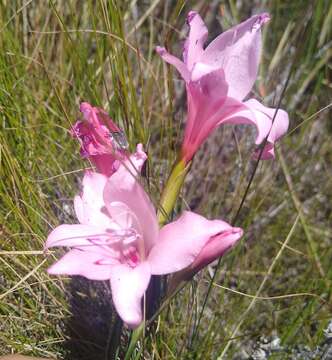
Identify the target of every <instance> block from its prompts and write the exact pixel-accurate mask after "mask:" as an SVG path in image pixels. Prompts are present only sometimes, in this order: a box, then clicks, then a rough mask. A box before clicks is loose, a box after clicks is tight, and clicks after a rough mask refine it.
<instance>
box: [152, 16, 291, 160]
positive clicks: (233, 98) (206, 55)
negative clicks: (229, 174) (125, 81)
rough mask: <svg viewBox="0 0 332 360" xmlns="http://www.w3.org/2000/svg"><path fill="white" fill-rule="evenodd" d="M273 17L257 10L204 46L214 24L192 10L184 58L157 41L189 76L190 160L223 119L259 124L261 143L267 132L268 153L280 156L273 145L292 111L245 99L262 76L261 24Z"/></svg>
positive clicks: (186, 147) (186, 154) (186, 144)
mask: <svg viewBox="0 0 332 360" xmlns="http://www.w3.org/2000/svg"><path fill="white" fill-rule="evenodd" d="M269 19H270V18H269V15H268V14H266V13H263V14H260V15H255V16H252V17H251V18H250V19H248V20H246V21H244V22H243V23H241V24H239V25H237V26H235V27H233V28H231V29H229V30H228V31H226V32H224V33H222V34H221V35H219V36H218V37H217V38H216V39H214V40H213V41H212V42H211V43H210V44H209V45H208V46H207V47H206V48H205V49H204V47H203V46H204V43H205V40H206V38H207V35H208V30H207V28H206V26H205V24H204V22H203V20H202V19H201V17H200V16H199V14H197V13H196V12H194V11H191V12H190V13H189V15H188V19H187V21H188V24H189V26H190V31H189V35H188V37H187V40H186V42H185V46H184V52H183V61H181V60H180V59H178V58H176V57H175V56H173V55H171V54H169V53H168V52H167V51H166V49H165V48H161V47H157V52H158V53H159V54H160V56H161V57H162V58H163V59H164V60H165V61H166V62H168V63H170V64H172V65H174V66H175V67H176V69H177V70H178V71H179V72H180V74H181V76H182V77H183V79H184V80H185V81H186V88H187V99H188V100H187V102H188V120H187V124H186V129H185V136H184V141H183V144H182V157H183V158H184V159H185V160H186V161H190V160H191V159H192V157H193V156H194V155H195V152H196V151H197V149H198V148H199V146H200V145H201V144H202V143H203V142H204V141H205V139H206V138H207V137H208V135H209V134H210V133H211V132H212V131H213V130H214V129H215V128H216V127H217V126H219V125H221V124H251V125H254V126H255V127H256V129H257V137H256V144H257V145H258V144H261V143H262V142H263V141H264V139H265V138H266V137H267V143H266V146H265V148H264V150H263V153H262V158H263V159H269V158H273V157H274V149H273V145H274V143H275V141H277V140H278V139H279V138H280V137H281V136H283V135H284V134H285V133H286V131H287V129H288V123H289V120H288V115H287V113H286V112H285V111H283V110H280V109H278V111H277V113H276V115H275V111H276V110H275V109H272V108H268V107H265V106H264V105H262V104H260V103H259V102H258V101H257V100H254V99H250V100H248V101H243V100H244V98H245V97H246V96H247V95H248V94H249V92H250V91H251V89H252V87H253V85H254V83H255V80H256V77H257V73H258V65H259V59H260V52H261V30H260V28H261V26H262V25H263V24H264V23H266V22H267V21H269ZM273 118H274V121H273V123H272V120H273Z"/></svg>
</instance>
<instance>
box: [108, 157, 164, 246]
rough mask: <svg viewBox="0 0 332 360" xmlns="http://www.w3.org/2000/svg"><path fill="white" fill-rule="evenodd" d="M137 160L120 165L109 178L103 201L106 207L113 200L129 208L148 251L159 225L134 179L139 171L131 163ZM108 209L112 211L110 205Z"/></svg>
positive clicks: (153, 211) (142, 190)
mask: <svg viewBox="0 0 332 360" xmlns="http://www.w3.org/2000/svg"><path fill="white" fill-rule="evenodd" d="M137 156H138V155H137ZM141 156H142V154H141ZM137 161H139V160H137V159H134V158H132V162H131V163H126V164H124V165H121V166H120V167H119V169H118V170H117V171H116V173H114V174H113V175H112V176H111V177H110V178H109V180H108V181H107V184H106V186H105V190H104V202H105V204H106V206H107V207H110V204H111V203H113V202H120V203H124V204H125V205H126V206H127V207H128V208H129V209H130V210H131V212H132V213H133V215H134V216H135V217H136V219H137V222H138V224H139V225H140V227H141V234H142V235H143V239H144V243H145V250H146V251H148V250H149V249H150V248H151V246H152V245H153V244H154V242H155V240H156V239H157V236H158V232H159V227H158V222H157V217H156V211H155V209H154V206H153V204H152V203H151V201H150V199H149V196H148V195H147V194H146V192H145V191H144V189H143V187H142V186H141V185H140V183H139V182H138V180H137V179H136V177H138V176H139V173H137V171H136V170H134V168H133V166H132V164H135V162H136V164H137ZM125 165H126V167H125ZM128 168H129V170H128ZM134 171H135V172H134ZM109 210H110V212H112V211H114V209H112V207H110V208H109Z"/></svg>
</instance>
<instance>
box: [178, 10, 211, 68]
mask: <svg viewBox="0 0 332 360" xmlns="http://www.w3.org/2000/svg"><path fill="white" fill-rule="evenodd" d="M187 22H188V25H189V27H190V30H189V35H188V38H187V41H186V43H185V49H184V53H183V58H184V61H185V63H186V65H187V68H188V69H189V71H191V70H192V69H193V66H194V64H195V63H196V62H197V61H198V59H199V58H200V57H201V56H202V54H203V46H204V43H205V41H206V38H207V36H208V29H207V28H206V26H205V24H204V21H203V20H202V18H201V17H200V15H199V14H198V13H197V12H196V11H190V12H189V14H188V17H187Z"/></svg>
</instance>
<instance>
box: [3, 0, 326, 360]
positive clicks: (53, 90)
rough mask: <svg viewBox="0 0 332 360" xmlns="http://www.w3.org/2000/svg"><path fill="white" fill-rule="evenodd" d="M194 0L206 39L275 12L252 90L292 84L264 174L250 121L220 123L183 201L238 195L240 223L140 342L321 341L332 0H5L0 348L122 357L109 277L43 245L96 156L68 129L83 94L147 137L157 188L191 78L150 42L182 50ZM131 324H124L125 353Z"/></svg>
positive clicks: (211, 348)
mask: <svg viewBox="0 0 332 360" xmlns="http://www.w3.org/2000/svg"><path fill="white" fill-rule="evenodd" d="M190 9H196V10H199V12H200V14H201V15H202V17H203V18H204V19H205V20H206V22H207V24H208V26H209V29H210V39H212V38H214V37H215V36H216V35H217V34H219V33H220V32H221V31H222V30H223V29H226V28H228V27H230V26H231V25H234V24H236V23H238V22H239V21H241V20H244V19H245V18H247V17H248V16H250V15H251V14H252V13H257V12H259V11H268V12H269V13H270V14H271V15H272V20H271V22H270V23H269V24H268V26H266V27H265V29H264V52H263V56H262V65H261V68H260V75H259V79H258V82H257V86H256V91H255V94H254V96H256V97H257V98H259V99H262V100H263V102H264V103H265V104H266V105H270V106H272V105H274V106H276V104H278V102H279V101H280V99H281V104H282V105H281V107H282V108H284V109H286V110H287V111H288V112H289V114H290V121H291V126H290V127H291V130H290V131H289V133H288V135H287V136H286V137H285V138H284V139H283V141H282V142H281V143H280V145H279V146H278V150H277V159H276V161H268V162H260V163H259V165H258V168H257V171H256V174H255V176H254V178H253V181H251V177H252V174H253V171H254V169H255V161H254V160H253V159H252V152H253V150H254V149H253V139H254V133H253V132H252V130H251V129H249V128H247V127H245V126H244V127H236V128H234V127H223V128H221V129H219V130H218V131H216V132H215V134H214V135H213V136H212V137H211V138H210V139H209V141H208V142H207V143H206V144H205V145H204V146H203V148H202V149H201V150H200V152H199V153H198V154H197V156H196V158H195V161H194V164H193V167H192V170H191V173H190V175H189V176H188V178H187V181H186V185H185V188H184V190H183V192H182V195H181V201H179V203H178V206H177V209H176V212H175V214H174V215H175V216H176V213H177V212H179V211H180V210H181V209H184V208H190V209H192V210H194V211H196V212H199V213H201V214H204V215H205V216H207V217H210V218H212V217H220V218H223V219H225V220H228V221H232V219H234V217H235V215H236V213H237V212H238V209H239V206H240V204H241V201H242V200H244V202H243V206H242V207H241V210H240V212H239V214H238V216H237V219H236V224H237V225H238V226H241V227H243V228H244V230H245V237H244V238H243V240H242V242H241V243H240V244H239V245H238V246H237V247H236V249H235V250H234V251H233V252H231V253H230V254H228V255H227V256H226V257H225V258H223V260H222V262H221V264H220V266H218V267H216V266H215V264H214V265H212V266H210V267H208V268H207V269H206V270H204V271H203V272H201V273H200V274H199V275H198V276H196V278H195V280H194V281H192V282H191V283H190V284H189V285H188V286H187V287H186V288H185V289H184V290H183V291H182V292H181V293H180V294H178V296H177V297H176V298H175V299H174V300H173V301H172V302H171V304H170V306H169V307H168V308H167V310H165V311H163V312H162V313H161V316H160V317H159V318H158V322H157V325H156V326H155V327H154V328H153V331H151V332H150V333H149V334H147V337H146V338H145V340H144V341H143V342H140V343H139V344H138V348H137V352H138V355H137V357H139V353H141V354H142V353H143V354H144V356H145V358H146V359H215V358H217V357H218V356H220V358H221V357H223V358H227V359H228V358H229V359H235V358H238V359H248V358H250V357H251V358H255V356H256V358H257V356H258V355H259V353H260V354H261V356H263V355H264V354H263V355H262V352H263V353H265V355H266V356H268V357H269V358H271V359H272V358H280V359H285V358H295V356H298V355H296V354H295V353H296V352H297V351H300V352H301V351H302V355H303V354H305V356H308V357H307V358H320V357H323V356H327V355H326V354H327V352H328V351H329V350H328V345H329V341H328V340H326V334H325V333H324V329H326V328H327V326H328V323H329V321H331V319H332V315H331V306H332V298H331V281H332V268H331V259H332V248H331V241H332V234H331V223H332V215H331V207H332V202H331V198H332V173H331V167H332V145H331V134H332V126H331V111H330V109H331V106H332V105H331V98H332V97H331V95H332V80H331V78H332V65H331V58H332V26H331V23H332V3H331V1H329V0H315V1H311V0H297V1H283V0H265V1H264V0H261V1H258V0H257V1H255V0H251V1H241V0H240V1H233V0H229V1H217V0H212V1H194V0H192V1H191V0H190V1H183V0H177V1H176V0H172V1H171V0H167V1H160V0H154V1H153V0H151V1H135V0H132V1H129V0H128V1H127V0H125V1H116V0H113V1H111V0H109V1H108V0H98V1H90V0H87V1H78V0H77V1H76V0H70V1H64V0H59V1H55V0H50V1H40V0H21V1H18V0H17V1H9V0H8V1H6V0H2V1H1V2H0V45H1V52H0V119H1V122H0V124H1V125H0V129H1V132H0V162H1V168H0V172H1V182H0V317H1V320H0V355H2V354H9V353H12V352H19V353H22V354H27V355H36V356H37V355H38V356H48V357H57V358H58V359H62V358H65V356H67V357H68V358H69V359H75V358H78V359H85V358H86V359H108V358H109V359H111V358H112V356H111V355H110V354H111V353H112V352H113V353H114V349H115V348H116V343H117V342H116V340H118V339H116V336H115V334H116V333H117V332H116V330H114V326H110V324H111V323H112V322H114V321H115V319H114V316H113V312H112V307H111V303H110V293H109V288H108V284H107V283H102V282H98V283H94V282H88V281H85V280H83V279H79V278H77V279H76V278H75V279H73V280H70V279H68V278H64V277H62V278H56V277H52V278H50V277H49V276H48V275H47V274H46V271H45V270H46V268H47V266H48V265H49V264H50V263H52V262H53V261H54V260H55V258H56V257H58V256H59V253H58V252H57V254H52V255H51V256H49V257H45V256H44V254H43V252H42V247H43V243H44V241H45V238H46V236H47V234H48V232H49V231H50V229H51V228H53V227H55V226H57V225H58V224H60V223H63V222H74V221H75V216H74V214H73V207H72V198H73V195H74V194H75V193H76V192H77V189H78V187H79V183H80V179H81V178H82V175H83V170H84V168H88V167H89V164H88V163H86V162H84V161H83V160H82V159H81V158H80V155H79V152H78V144H77V143H76V142H75V141H74V140H72V139H71V138H70V135H69V128H70V126H71V124H73V123H74V122H75V120H76V119H77V117H78V116H79V111H78V105H79V102H80V101H82V100H85V101H89V102H90V103H93V104H95V105H98V106H102V107H104V108H105V109H107V111H108V112H109V113H110V114H111V116H112V117H113V119H114V120H115V121H116V122H117V123H118V124H120V125H121V126H122V127H123V128H124V129H125V130H126V132H127V134H128V139H129V142H130V145H131V147H132V148H134V146H135V144H136V143H138V142H143V143H144V144H145V146H146V148H147V150H148V152H149V163H148V167H147V171H146V176H147V177H148V179H149V184H150V189H149V190H150V192H151V196H152V197H153V198H154V199H155V201H156V202H157V201H158V198H159V194H160V189H161V188H162V184H163V181H164V180H165V178H166V177H167V174H168V173H169V171H170V167H171V165H172V163H173V161H174V159H175V157H176V151H177V146H178V144H179V142H180V140H181V136H182V133H183V123H184V119H185V94H184V88H183V84H182V82H181V80H180V79H179V76H178V74H177V73H176V72H175V71H174V70H173V69H171V68H170V67H169V66H167V65H166V64H164V63H163V62H162V61H161V60H160V58H159V57H158V56H157V55H156V53H155V51H154V48H155V46H156V45H158V44H160V45H166V46H167V47H168V49H170V50H172V52H173V53H177V54H180V52H181V48H182V42H183V40H184V37H185V34H186V25H185V17H186V14H187V12H188V11H189V10H190ZM284 89H285V91H284ZM249 183H250V187H249V190H248V191H247V189H248V184H249ZM245 195H246V196H245ZM244 196H245V198H244ZM207 294H209V295H208V296H207ZM116 324H117V323H116ZM112 331H113V332H112ZM129 335H130V334H129V332H126V331H124V332H123V333H122V335H121V337H120V339H119V340H120V345H121V346H120V349H119V357H120V358H123V354H124V352H125V343H126V341H127V340H128V337H129ZM263 337H264V338H263ZM305 346H306V347H305ZM277 350H278V351H277ZM294 351H295V352H294ZM324 353H325V355H323V354H324ZM66 354H67V355H66ZM68 354H70V355H68ZM89 354H90V355H89ZM91 354H94V355H91ZM257 354H258V355H257ZM267 354H268V355H267ZM299 356H300V357H299V358H301V359H302V358H305V357H304V355H303V356H302V357H301V355H299ZM263 358H264V357H263Z"/></svg>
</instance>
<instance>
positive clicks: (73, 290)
mask: <svg viewBox="0 0 332 360" xmlns="http://www.w3.org/2000/svg"><path fill="white" fill-rule="evenodd" d="M67 291H68V301H69V305H70V311H71V313H72V316H71V317H70V318H69V319H68V321H67V324H66V327H67V330H66V334H67V337H68V340H67V342H66V343H65V349H66V353H67V356H66V359H67V360H99V359H100V360H111V359H115V358H116V356H117V354H116V350H115V349H116V347H117V344H118V342H119V341H120V337H121V328H122V321H121V320H120V319H119V318H118V316H117V315H116V313H115V311H114V307H113V305H112V301H111V290H110V286H109V284H108V282H102V281H91V280H87V279H85V278H82V277H80V276H76V277H73V278H72V280H71V282H70V284H69V285H68V289H67ZM119 355H120V354H119Z"/></svg>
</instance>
